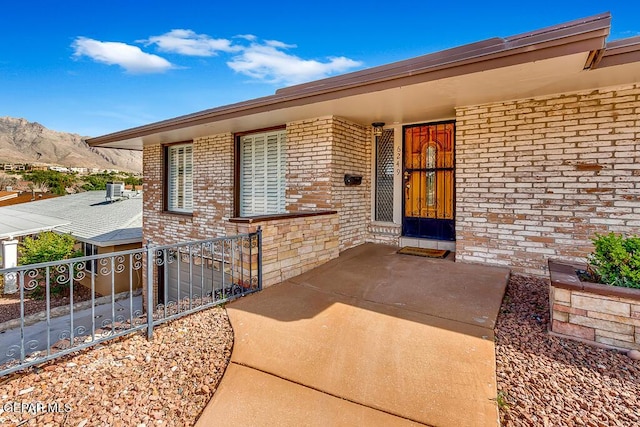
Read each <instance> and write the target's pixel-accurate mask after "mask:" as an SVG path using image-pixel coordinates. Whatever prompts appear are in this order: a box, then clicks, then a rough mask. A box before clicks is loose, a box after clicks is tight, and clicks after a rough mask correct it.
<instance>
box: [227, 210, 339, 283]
mask: <svg viewBox="0 0 640 427" xmlns="http://www.w3.org/2000/svg"><path fill="white" fill-rule="evenodd" d="M258 227H261V228H262V265H263V269H262V285H263V287H266V286H270V285H273V284H276V283H280V282H282V281H283V280H286V279H289V278H291V277H294V276H297V275H299V274H302V273H304V272H305V271H309V270H311V269H312V268H314V267H317V266H318V265H320V264H324V263H325V262H327V261H329V260H331V259H333V258H336V257H337V256H338V253H339V252H338V229H339V219H338V215H337V214H336V213H335V212H334V213H331V214H326V215H324V214H323V215H313V216H305V217H299V218H282V219H271V220H268V221H259V222H252V223H227V225H226V228H227V233H228V234H229V235H234V234H243V233H253V232H255V231H256V230H257V228H258ZM255 268H257V267H254V269H255Z"/></svg>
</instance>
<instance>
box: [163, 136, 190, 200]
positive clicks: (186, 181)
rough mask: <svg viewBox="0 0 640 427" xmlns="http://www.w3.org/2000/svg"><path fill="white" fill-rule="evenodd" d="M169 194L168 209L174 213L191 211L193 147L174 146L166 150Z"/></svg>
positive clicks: (187, 145) (186, 145)
mask: <svg viewBox="0 0 640 427" xmlns="http://www.w3.org/2000/svg"><path fill="white" fill-rule="evenodd" d="M168 156H169V159H168V163H169V179H168V182H169V194H168V197H167V201H168V205H169V206H168V209H169V210H170V211H176V212H191V211H193V146H192V145H191V144H183V145H174V146H171V147H169V149H168Z"/></svg>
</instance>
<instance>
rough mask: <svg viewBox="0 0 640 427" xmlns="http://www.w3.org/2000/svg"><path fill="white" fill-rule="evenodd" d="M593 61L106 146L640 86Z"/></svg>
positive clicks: (351, 99)
mask: <svg viewBox="0 0 640 427" xmlns="http://www.w3.org/2000/svg"><path fill="white" fill-rule="evenodd" d="M588 55H589V53H588V52H584V53H578V54H573V55H568V56H563V57H556V58H551V59H545V60H540V61H535V62H530V63H526V64H518V65H512V66H508V67H503V68H498V69H491V70H486V71H480V72H476V73H472V74H464V75H460V76H454V77H449V78H444V79H439V80H431V81H427V82H422V83H416V84H411V85H407V86H400V87H395V88H390V89H385V90H378V91H373V92H368V93H362V94H356V95H352V96H347V97H342V98H337V99H329V100H326V101H321V102H314V103H309V104H306V105H304V104H303V105H294V106H289V107H286V108H274V109H273V110H270V111H265V112H259V113H255V114H248V115H243V116H240V117H233V118H229V119H221V120H218V121H213V122H210V123H205V124H198V125H194V126H187V127H182V128H179V129H172V130H167V131H164V132H157V133H153V134H150V135H145V136H142V137H136V138H130V139H122V140H120V141H114V142H111V143H108V144H104V146H108V147H114V148H127V149H137V150H141V149H142V147H143V145H153V144H158V143H169V142H176V141H185V140H191V139H193V138H197V137H202V136H206V135H213V134H218V133H225V132H232V133H233V132H241V131H247V130H251V129H260V128H267V127H271V126H277V125H282V124H285V123H287V122H291V121H296V120H303V119H308V118H313V117H322V116H331V115H336V116H340V117H344V118H346V119H349V120H352V121H354V122H356V123H361V124H363V125H370V124H371V123H372V122H375V121H382V122H385V123H386V124H387V125H391V124H397V123H415V122H420V121H427V120H438V119H444V118H452V117H454V116H455V108H456V107H462V106H468V105H476V104H483V103H488V102H498V101H505V100H512V99H521V98H527V97H534V96H541V95H550V94H556V93H563V92H570V91H577V90H585V89H590V88H598V87H606V86H613V85H618V84H627V83H633V82H638V81H640V63H638V62H634V63H628V64H623V65H619V66H614V67H607V68H602V69H592V70H583V68H584V64H585V62H586V60H587V57H588ZM274 107H275V106H274Z"/></svg>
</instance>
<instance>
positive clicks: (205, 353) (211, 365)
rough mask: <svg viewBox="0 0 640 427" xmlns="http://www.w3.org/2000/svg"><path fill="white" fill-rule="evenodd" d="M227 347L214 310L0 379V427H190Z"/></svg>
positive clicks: (229, 336) (227, 331)
mask: <svg viewBox="0 0 640 427" xmlns="http://www.w3.org/2000/svg"><path fill="white" fill-rule="evenodd" d="M232 345H233V333H232V330H231V326H230V324H229V321H228V318H227V315H226V312H225V311H224V309H222V308H218V307H217V308H211V309H208V310H204V311H201V312H199V313H197V314H194V315H191V316H186V317H183V318H181V319H178V320H176V321H173V322H170V323H168V324H166V325H163V326H160V327H156V328H155V329H154V339H153V340H152V341H148V340H147V339H146V336H144V335H143V334H140V333H138V334H134V335H132V336H129V337H126V338H122V339H118V340H115V341H113V342H107V343H105V344H102V345H98V346H96V347H94V348H92V349H90V350H85V351H82V352H78V353H76V354H74V355H70V356H67V357H64V358H61V359H59V360H57V361H53V362H49V363H46V364H44V365H40V366H38V367H35V368H31V369H28V370H26V371H25V372H22V373H16V374H13V375H10V376H8V377H5V378H0V401H1V402H2V406H1V407H0V425H3V426H4V425H8V426H11V425H13V426H17V425H25V426H38V427H40V426H51V427H53V426H56V427H57V426H61V425H68V426H191V425H193V424H194V423H195V421H196V420H197V419H198V417H199V415H200V413H201V411H202V410H203V409H204V407H205V406H206V404H207V403H208V402H209V400H210V399H211V396H212V395H213V392H214V391H215V389H216V387H217V386H218V383H219V381H220V379H221V378H222V375H223V373H224V370H225V369H226V366H227V364H228V363H229V359H230V357H231V348H232Z"/></svg>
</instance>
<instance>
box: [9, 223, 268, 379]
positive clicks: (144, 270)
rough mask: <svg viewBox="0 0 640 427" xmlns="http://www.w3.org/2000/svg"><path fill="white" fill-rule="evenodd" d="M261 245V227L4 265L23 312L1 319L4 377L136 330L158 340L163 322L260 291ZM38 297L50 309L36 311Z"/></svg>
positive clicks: (17, 306)
mask: <svg viewBox="0 0 640 427" xmlns="http://www.w3.org/2000/svg"><path fill="white" fill-rule="evenodd" d="M261 248H262V234H261V231H260V230H258V231H257V232H256V233H251V234H242V235H237V236H232V237H221V238H216V239H209V240H200V241H192V242H184V243H178V244H172V245H162V246H159V245H153V244H148V245H147V246H145V247H143V248H140V249H134V250H128V251H121V252H113V253H109V254H100V255H91V256H85V257H81V258H72V259H68V260H63V261H56V262H47V263H41V264H31V265H24V266H18V267H13V268H7V269H0V280H4V282H5V285H7V284H11V285H12V286H13V287H14V289H17V292H16V294H14V295H13V296H6V295H5V296H4V297H5V298H7V297H9V298H12V299H13V300H14V302H13V304H15V306H16V308H17V309H18V310H17V311H19V316H18V315H16V316H15V319H12V320H10V321H9V322H5V323H2V324H0V376H2V375H6V374H9V373H12V372H15V371H18V370H21V369H23V368H26V367H29V366H32V365H36V364H40V363H42V362H46V361H48V360H52V359H55V358H58V357H61V356H64V355H67V354H70V353H73V352H75V351H78V350H81V349H84V348H87V347H91V346H94V345H96V344H99V343H101V342H104V341H107V340H111V339H114V338H117V337H121V336H124V335H128V334H131V333H133V332H136V331H142V330H145V331H146V333H147V337H148V338H149V339H152V337H153V328H154V327H155V326H157V325H159V324H161V323H164V322H167V321H169V320H172V319H176V318H178V317H181V316H184V315H187V314H190V313H194V312H197V311H199V310H202V309H205V308H209V307H212V306H215V305H219V304H223V303H225V302H228V301H230V300H232V299H235V298H238V297H240V296H243V295H247V294H250V293H252V292H255V291H257V290H260V289H261V288H262V254H261V252H262V249H261ZM12 286H9V288H11V287H12ZM61 290H62V291H64V292H66V293H68V296H67V299H66V300H64V301H65V304H63V305H61V306H58V304H57V302H59V301H60V300H59V298H58V297H56V296H55V293H56V291H61ZM34 298H41V299H42V304H44V306H45V308H44V310H43V311H41V312H39V313H37V314H29V313H27V308H28V305H27V302H28V301H31V300H33V299H34ZM78 300H82V301H78ZM6 307H8V305H5V308H6Z"/></svg>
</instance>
